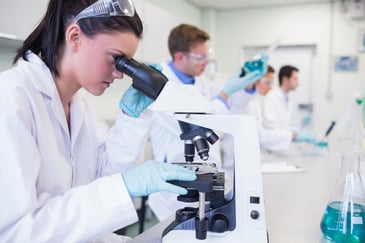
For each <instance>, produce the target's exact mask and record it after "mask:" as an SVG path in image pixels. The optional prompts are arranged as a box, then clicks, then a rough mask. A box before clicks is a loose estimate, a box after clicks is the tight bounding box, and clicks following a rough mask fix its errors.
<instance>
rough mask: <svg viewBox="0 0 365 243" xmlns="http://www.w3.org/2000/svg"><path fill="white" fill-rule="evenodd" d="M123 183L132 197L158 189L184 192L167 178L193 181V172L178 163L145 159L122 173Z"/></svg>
mask: <svg viewBox="0 0 365 243" xmlns="http://www.w3.org/2000/svg"><path fill="white" fill-rule="evenodd" d="M122 177H123V180H124V183H125V184H126V186H127V189H128V192H129V194H130V195H131V196H132V197H140V196H147V195H149V194H151V193H154V192H158V191H168V192H173V193H178V194H186V193H187V190H186V189H185V188H183V187H179V186H175V185H173V184H170V183H168V182H166V181H167V180H182V181H193V180H195V179H196V175H195V172H194V171H192V170H189V169H186V168H183V167H181V166H178V165H173V164H169V163H162V162H157V161H153V160H150V161H147V162H145V163H143V164H141V165H139V166H137V167H134V168H132V169H129V170H127V171H126V172H124V173H123V174H122Z"/></svg>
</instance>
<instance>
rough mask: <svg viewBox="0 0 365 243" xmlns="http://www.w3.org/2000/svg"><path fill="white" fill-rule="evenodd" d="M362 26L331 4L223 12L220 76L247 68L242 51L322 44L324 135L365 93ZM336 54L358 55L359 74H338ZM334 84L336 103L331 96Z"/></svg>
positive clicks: (319, 97)
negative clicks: (359, 46) (357, 93)
mask: <svg viewBox="0 0 365 243" xmlns="http://www.w3.org/2000/svg"><path fill="white" fill-rule="evenodd" d="M331 13H332V14H333V15H331ZM331 16H333V17H331ZM332 20H333V21H332ZM360 27H365V20H360V21H359V20H356V21H354V20H352V19H351V18H350V17H349V14H348V13H347V14H343V13H341V12H340V7H339V3H336V4H335V6H334V9H333V11H332V10H331V3H313V4H300V5H286V6H271V7H261V8H246V9H238V10H226V11H218V12H217V20H216V36H215V38H216V43H217V44H216V45H217V46H218V47H219V48H218V49H217V56H218V60H219V62H220V63H219V64H220V67H221V70H220V71H222V72H225V73H234V72H235V71H236V70H237V69H238V68H239V67H240V65H242V62H243V60H240V55H241V47H242V46H259V45H262V46H268V45H270V44H271V43H272V42H274V41H275V40H277V39H278V38H280V37H281V43H282V44H284V45H302V44H314V45H316V47H317V49H316V50H317V53H316V60H315V63H314V66H315V73H314V75H313V76H314V77H313V78H314V80H313V84H314V92H313V101H314V106H315V107H314V122H315V124H314V128H315V129H316V130H317V132H322V131H323V130H325V128H326V126H328V125H329V124H330V121H331V120H332V119H336V118H337V117H339V116H340V115H341V114H342V112H343V110H344V109H345V106H346V105H347V102H348V100H349V99H350V97H351V96H352V94H353V93H354V92H355V91H357V90H362V91H365V80H363V79H364V77H365V66H364V65H365V64H364V61H365V54H362V53H358V52H357V34H358V29H359V28H360ZM331 30H333V36H331ZM331 45H333V50H331ZM334 55H335V56H336V55H358V57H359V68H358V69H359V71H358V72H356V73H334V72H333V67H332V66H330V65H332V57H333V56H334ZM328 84H330V89H329V90H330V91H331V95H332V99H328V98H327V97H326V94H327V93H328V92H327V91H328Z"/></svg>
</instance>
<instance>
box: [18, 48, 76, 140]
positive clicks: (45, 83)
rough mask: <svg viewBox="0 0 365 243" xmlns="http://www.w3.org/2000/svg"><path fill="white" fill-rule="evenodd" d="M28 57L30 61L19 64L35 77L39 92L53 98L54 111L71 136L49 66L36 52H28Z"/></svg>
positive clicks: (35, 84)
mask: <svg viewBox="0 0 365 243" xmlns="http://www.w3.org/2000/svg"><path fill="white" fill-rule="evenodd" d="M27 57H28V60H29V62H26V61H24V60H22V61H20V62H19V65H22V66H23V68H24V70H25V71H26V72H28V73H29V75H30V77H35V78H32V79H31V80H32V81H33V85H34V86H35V87H36V89H37V90H38V91H39V92H41V93H42V94H43V95H45V96H47V97H48V98H49V99H50V100H51V105H52V111H53V112H54V115H55V117H56V119H57V121H58V123H59V124H60V125H61V127H62V129H63V131H64V133H65V134H67V135H68V137H70V136H69V131H68V125H67V121H66V116H65V113H64V109H63V107H62V103H61V98H60V96H59V93H58V91H57V87H56V84H55V82H54V80H53V76H52V74H51V72H50V70H49V68H48V67H47V66H46V64H45V63H44V62H43V61H42V60H41V59H40V58H39V57H38V56H37V55H35V54H34V53H32V52H28V53H27Z"/></svg>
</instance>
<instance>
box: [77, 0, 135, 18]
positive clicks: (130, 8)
mask: <svg viewBox="0 0 365 243" xmlns="http://www.w3.org/2000/svg"><path fill="white" fill-rule="evenodd" d="M134 13H135V8H134V5H133V2H132V1H131V0H98V1H96V2H95V3H93V4H91V5H90V6H88V7H86V8H85V9H84V10H82V11H81V12H80V13H79V14H78V15H77V16H76V17H75V18H74V20H73V21H72V23H76V22H78V21H79V20H80V19H84V18H91V17H109V16H128V17H132V16H134Z"/></svg>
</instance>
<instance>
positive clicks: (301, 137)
mask: <svg viewBox="0 0 365 243" xmlns="http://www.w3.org/2000/svg"><path fill="white" fill-rule="evenodd" d="M294 141H295V142H306V143H316V141H317V139H316V137H315V136H314V135H313V134H312V133H310V132H298V133H297V136H296V137H295V138H294Z"/></svg>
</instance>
